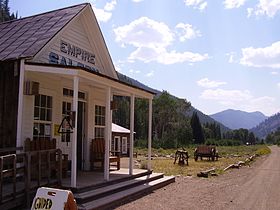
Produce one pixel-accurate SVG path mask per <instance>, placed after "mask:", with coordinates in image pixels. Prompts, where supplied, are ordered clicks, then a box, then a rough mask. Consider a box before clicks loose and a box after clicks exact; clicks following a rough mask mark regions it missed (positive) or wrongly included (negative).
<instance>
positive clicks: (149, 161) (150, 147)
mask: <svg viewBox="0 0 280 210" xmlns="http://www.w3.org/2000/svg"><path fill="white" fill-rule="evenodd" d="M152 108H153V99H151V98H150V99H149V131H148V132H149V133H148V170H149V171H150V170H151V156H152Z"/></svg>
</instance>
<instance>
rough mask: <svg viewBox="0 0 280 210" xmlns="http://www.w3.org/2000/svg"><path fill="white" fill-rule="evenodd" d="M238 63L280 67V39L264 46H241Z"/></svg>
mask: <svg viewBox="0 0 280 210" xmlns="http://www.w3.org/2000/svg"><path fill="white" fill-rule="evenodd" d="M242 55H243V57H242V58H241V60H240V63H241V64H242V65H245V66H252V67H268V68H280V41H278V42H274V43H273V44H272V45H270V46H268V47H264V48H253V47H248V48H243V49H242Z"/></svg>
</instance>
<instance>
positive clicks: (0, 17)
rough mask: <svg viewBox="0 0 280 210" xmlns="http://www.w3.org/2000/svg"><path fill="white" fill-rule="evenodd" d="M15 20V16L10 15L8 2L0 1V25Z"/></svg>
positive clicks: (5, 0) (7, 0)
mask: <svg viewBox="0 0 280 210" xmlns="http://www.w3.org/2000/svg"><path fill="white" fill-rule="evenodd" d="M13 19H17V14H16V15H15V14H14V13H12V14H11V13H10V8H9V0H0V23H1V22H5V21H9V20H13Z"/></svg>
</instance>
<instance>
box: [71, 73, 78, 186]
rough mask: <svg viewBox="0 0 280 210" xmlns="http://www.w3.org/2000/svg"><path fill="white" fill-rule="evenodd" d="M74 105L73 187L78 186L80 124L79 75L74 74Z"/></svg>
mask: <svg viewBox="0 0 280 210" xmlns="http://www.w3.org/2000/svg"><path fill="white" fill-rule="evenodd" d="M73 89H74V95H73V107H72V111H74V112H75V113H76V115H75V123H74V124H75V127H73V138H72V139H73V141H72V153H71V154H72V155H71V156H72V160H71V187H76V186H77V124H78V91H79V77H77V76H74V81H73Z"/></svg>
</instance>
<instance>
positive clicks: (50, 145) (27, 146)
mask: <svg viewBox="0 0 280 210" xmlns="http://www.w3.org/2000/svg"><path fill="white" fill-rule="evenodd" d="M52 149H56V139H55V138H53V139H50V140H47V139H37V140H31V139H30V138H27V139H26V140H25V142H24V151H25V152H32V151H41V150H52ZM50 159H51V161H52V162H54V161H56V157H55V155H54V154H51V156H50ZM37 161H38V160H37V158H32V160H31V162H32V163H34V164H32V165H33V167H35V168H34V170H33V173H34V174H36V166H35V165H36V163H37ZM46 162H47V155H46V154H45V155H44V156H43V157H42V163H43V164H44V165H46ZM55 168H57V167H56V166H55ZM67 169H68V155H67V154H62V177H63V178H65V177H67Z"/></svg>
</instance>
